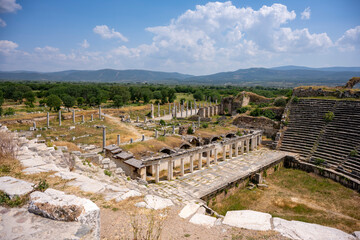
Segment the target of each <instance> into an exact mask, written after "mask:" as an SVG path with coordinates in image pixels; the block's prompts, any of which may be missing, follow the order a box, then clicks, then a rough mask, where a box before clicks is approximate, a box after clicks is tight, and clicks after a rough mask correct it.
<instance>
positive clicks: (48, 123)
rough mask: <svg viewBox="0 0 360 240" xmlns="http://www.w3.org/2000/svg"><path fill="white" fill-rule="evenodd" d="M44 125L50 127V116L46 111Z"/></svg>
mask: <svg viewBox="0 0 360 240" xmlns="http://www.w3.org/2000/svg"><path fill="white" fill-rule="evenodd" d="M46 126H47V128H49V127H50V116H49V113H46Z"/></svg>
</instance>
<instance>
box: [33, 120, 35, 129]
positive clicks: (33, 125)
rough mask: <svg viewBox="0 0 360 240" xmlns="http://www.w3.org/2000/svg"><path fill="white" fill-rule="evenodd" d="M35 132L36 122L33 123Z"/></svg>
mask: <svg viewBox="0 0 360 240" xmlns="http://www.w3.org/2000/svg"><path fill="white" fill-rule="evenodd" d="M33 127H34V130H36V122H35V121H34V123H33Z"/></svg>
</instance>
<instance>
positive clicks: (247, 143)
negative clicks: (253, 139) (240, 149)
mask: <svg viewBox="0 0 360 240" xmlns="http://www.w3.org/2000/svg"><path fill="white" fill-rule="evenodd" d="M249 145H250V144H249V139H246V152H247V153H249V152H250V149H249Z"/></svg>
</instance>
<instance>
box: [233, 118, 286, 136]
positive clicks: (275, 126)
mask: <svg viewBox="0 0 360 240" xmlns="http://www.w3.org/2000/svg"><path fill="white" fill-rule="evenodd" d="M233 124H234V125H235V126H237V127H240V128H250V129H259V130H262V131H263V133H264V135H265V136H266V137H269V138H271V137H275V135H276V133H277V131H279V128H280V123H279V122H275V121H273V120H271V119H269V118H266V117H251V116H243V115H240V116H238V117H236V118H235V119H234V121H233Z"/></svg>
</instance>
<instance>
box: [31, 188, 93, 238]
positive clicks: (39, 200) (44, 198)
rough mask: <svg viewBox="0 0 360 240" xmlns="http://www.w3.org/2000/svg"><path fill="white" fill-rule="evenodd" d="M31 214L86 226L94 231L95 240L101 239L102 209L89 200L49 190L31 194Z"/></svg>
mask: <svg viewBox="0 0 360 240" xmlns="http://www.w3.org/2000/svg"><path fill="white" fill-rule="evenodd" d="M29 212H32V213H35V214H38V215H41V216H44V217H47V218H50V219H54V220H60V221H66V222H69V221H77V222H80V223H82V224H86V225H88V226H90V227H91V228H92V229H93V236H94V238H95V239H99V238H100V209H99V208H98V206H96V204H95V203H93V202H92V201H90V200H89V199H85V198H80V197H76V196H75V195H67V194H65V193H64V192H61V191H58V190H55V189H51V188H49V189H47V190H46V191H45V192H38V191H36V192H33V193H31V194H30V203H29Z"/></svg>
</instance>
